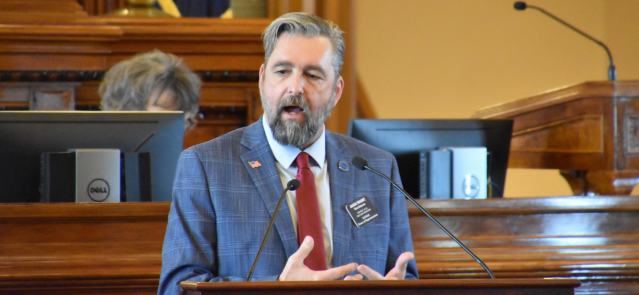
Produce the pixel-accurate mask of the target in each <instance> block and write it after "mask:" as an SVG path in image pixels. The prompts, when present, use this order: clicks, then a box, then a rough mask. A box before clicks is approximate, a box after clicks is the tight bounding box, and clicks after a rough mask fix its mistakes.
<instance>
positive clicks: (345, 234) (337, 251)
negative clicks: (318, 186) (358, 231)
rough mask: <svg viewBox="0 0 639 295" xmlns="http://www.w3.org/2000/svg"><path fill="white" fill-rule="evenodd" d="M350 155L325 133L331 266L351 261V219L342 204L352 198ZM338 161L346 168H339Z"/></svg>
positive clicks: (338, 142)
mask: <svg viewBox="0 0 639 295" xmlns="http://www.w3.org/2000/svg"><path fill="white" fill-rule="evenodd" d="M352 157H353V156H352V155H350V154H349V153H348V152H347V151H346V146H345V145H344V143H343V142H341V141H339V140H338V138H337V137H335V136H333V135H332V134H331V132H327V133H326V159H327V160H326V162H327V164H328V175H329V182H330V185H331V207H332V209H333V267H337V266H341V265H344V264H347V263H350V262H352V261H346V254H347V253H348V251H349V243H350V241H351V238H352V237H351V228H352V226H353V224H352V220H351V219H350V217H349V216H348V213H347V212H346V209H345V208H344V205H346V204H347V203H348V202H349V200H352V199H353V198H352V195H353V187H354V185H355V183H354V177H353V169H354V168H353V167H352V165H351V159H352ZM340 162H344V163H342V164H346V165H347V167H348V169H346V171H343V170H342V169H339V168H338V167H339V164H340Z"/></svg>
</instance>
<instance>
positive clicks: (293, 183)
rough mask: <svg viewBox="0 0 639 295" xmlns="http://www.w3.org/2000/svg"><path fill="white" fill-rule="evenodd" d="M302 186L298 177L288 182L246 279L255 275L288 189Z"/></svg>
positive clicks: (292, 189) (291, 189)
mask: <svg viewBox="0 0 639 295" xmlns="http://www.w3.org/2000/svg"><path fill="white" fill-rule="evenodd" d="M299 187H300V181H299V180H297V179H291V180H290V181H289V182H288V183H287V184H286V188H285V189H284V191H283V192H282V196H280V200H279V201H278V202H277V206H275V211H274V212H273V217H271V221H270V222H269V224H268V227H267V228H266V233H265V234H264V237H262V243H261V244H260V248H259V249H258V250H257V254H256V255H255V259H254V260H253V265H252V266H251V270H249V273H248V276H246V281H247V282H248V281H249V280H251V276H252V275H253V271H254V270H255V265H257V260H259V259H260V254H261V253H262V248H264V243H266V237H268V233H269V232H270V231H271V228H272V227H273V223H274V222H275V217H276V216H277V212H279V211H280V206H281V205H282V200H284V196H286V193H287V192H288V191H294V190H296V189H298V188H299Z"/></svg>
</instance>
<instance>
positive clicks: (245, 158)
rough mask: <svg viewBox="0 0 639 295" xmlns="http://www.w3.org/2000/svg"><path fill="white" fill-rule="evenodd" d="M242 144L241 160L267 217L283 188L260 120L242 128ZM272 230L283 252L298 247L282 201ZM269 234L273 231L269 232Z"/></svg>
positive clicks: (273, 211) (284, 203)
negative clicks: (263, 205) (276, 234)
mask: <svg viewBox="0 0 639 295" xmlns="http://www.w3.org/2000/svg"><path fill="white" fill-rule="evenodd" d="M242 145H243V146H244V147H245V148H246V149H244V150H243V151H242V155H241V159H242V162H243V163H244V166H245V167H246V170H247V172H248V174H249V176H250V177H251V179H252V180H253V183H254V184H255V187H256V188H257V190H258V192H259V194H260V196H261V198H262V200H263V201H264V204H266V207H267V208H268V211H269V214H270V216H273V214H274V213H275V207H276V206H277V202H278V201H279V198H280V196H281V194H282V191H283V190H284V187H283V186H282V181H281V180H280V177H279V173H278V171H277V166H276V164H275V157H274V156H273V152H272V151H271V147H270V146H269V144H268V140H266V135H265V134H264V127H262V121H261V120H260V121H257V122H256V123H254V124H251V125H249V126H248V127H247V128H246V131H245V132H244V135H243V136H242ZM252 161H257V162H259V163H260V164H261V166H260V167H256V168H253V167H252V166H251V165H250V164H249V162H252ZM275 229H276V232H277V233H278V234H279V236H280V238H281V240H282V243H283V244H284V249H285V251H286V255H287V256H291V255H293V253H295V251H297V249H298V248H299V246H298V245H297V236H296V234H295V228H294V227H293V221H292V217H291V213H290V210H289V207H288V202H286V200H284V201H283V202H282V206H281V207H280V210H279V212H278V213H277V218H276V219H275ZM271 234H273V232H272V233H271Z"/></svg>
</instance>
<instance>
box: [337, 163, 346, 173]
mask: <svg viewBox="0 0 639 295" xmlns="http://www.w3.org/2000/svg"><path fill="white" fill-rule="evenodd" d="M337 167H338V168H339V170H342V171H348V164H347V163H346V162H344V161H339V162H337Z"/></svg>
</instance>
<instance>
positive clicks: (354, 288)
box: [180, 279, 580, 295]
mask: <svg viewBox="0 0 639 295" xmlns="http://www.w3.org/2000/svg"><path fill="white" fill-rule="evenodd" d="M579 285H580V282H579V281H578V280H575V279H548V280H544V279H495V280H490V279H474V280H468V279H466V280H410V281H329V282H309V281H304V282H224V283H202V282H182V283H180V287H181V290H180V294H181V295H206V294H216V295H218V294H234V295H237V294H246V295H249V294H259V295H270V294H278V295H287V294H327V293H330V294H333V295H339V294H349V295H359V294H367V295H370V294H373V295H374V294H402V295H404V294H428V295H441V294H451V295H452V294H455V295H479V294H486V295H500V294H504V295H505V294H508V295H520V294H521V295H524V294H526V295H529V294H530V295H532V294H544V295H560V294H574V289H575V287H578V286H579Z"/></svg>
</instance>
